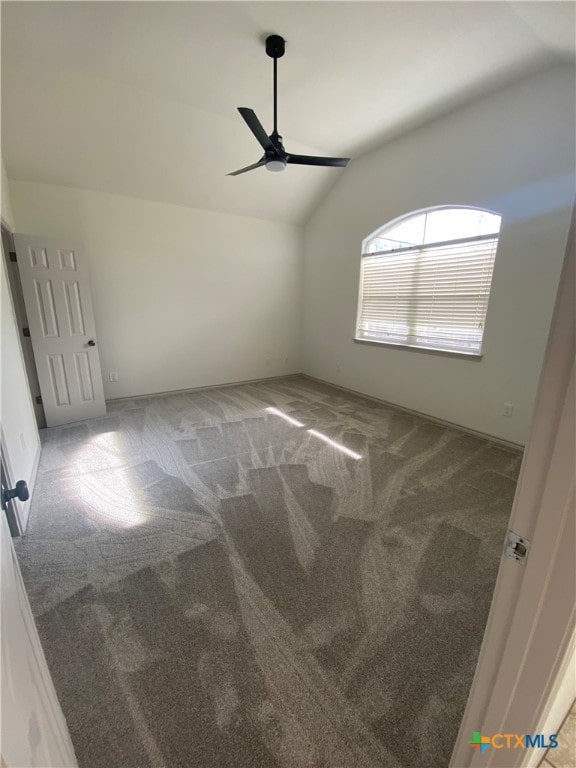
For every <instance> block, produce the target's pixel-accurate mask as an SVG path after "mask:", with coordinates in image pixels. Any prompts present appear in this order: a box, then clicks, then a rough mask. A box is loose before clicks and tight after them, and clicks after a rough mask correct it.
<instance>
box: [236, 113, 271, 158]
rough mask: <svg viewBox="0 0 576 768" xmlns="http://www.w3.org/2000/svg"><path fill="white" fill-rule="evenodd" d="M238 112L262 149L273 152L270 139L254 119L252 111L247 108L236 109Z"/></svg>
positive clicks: (254, 114)
mask: <svg viewBox="0 0 576 768" xmlns="http://www.w3.org/2000/svg"><path fill="white" fill-rule="evenodd" d="M238 112H240V114H241V115H242V117H243V118H244V120H245V121H246V125H247V126H248V128H250V130H251V131H252V133H253V134H254V136H256V138H257V139H258V141H259V142H260V145H261V147H262V149H272V150H275V147H274V144H272V142H271V140H270V137H269V136H268V135H267V134H266V131H265V130H264V128H263V127H262V123H261V122H260V120H258V118H257V117H256V113H255V112H254V110H252V109H248V107H238Z"/></svg>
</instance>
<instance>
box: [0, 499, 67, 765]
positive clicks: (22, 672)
mask: <svg viewBox="0 0 576 768" xmlns="http://www.w3.org/2000/svg"><path fill="white" fill-rule="evenodd" d="M2 517H4V514H2ZM0 544H1V558H2V559H1V566H2V580H1V584H2V657H1V658H2V707H1V709H0V711H1V735H2V747H1V760H2V765H3V766H6V768H17V767H19V768H21V767H22V766H26V767H27V768H77V766H78V763H77V762H76V757H75V755H74V748H73V747H72V742H71V741H70V734H69V732H68V727H67V725H66V720H65V719H64V715H63V714H62V710H61V708H60V704H59V702H58V699H57V698H56V692H55V690H54V685H53V683H52V679H51V677H50V673H49V671H48V667H47V665H46V659H45V658H44V653H43V652H42V648H41V646H40V640H39V638H38V633H37V631H36V625H35V624H34V619H33V618H32V612H31V610H30V605H29V603H28V597H27V595H26V592H25V589H24V584H23V582H22V576H21V575H20V568H19V566H18V561H17V560H16V553H15V552H14V547H13V546H12V541H11V539H10V533H9V531H8V525H7V524H6V520H5V519H3V520H0Z"/></svg>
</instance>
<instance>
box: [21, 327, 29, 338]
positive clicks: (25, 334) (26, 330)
mask: <svg viewBox="0 0 576 768" xmlns="http://www.w3.org/2000/svg"><path fill="white" fill-rule="evenodd" d="M22 336H26V338H27V339H29V338H30V328H22Z"/></svg>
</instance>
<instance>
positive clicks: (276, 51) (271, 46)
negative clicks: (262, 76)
mask: <svg viewBox="0 0 576 768" xmlns="http://www.w3.org/2000/svg"><path fill="white" fill-rule="evenodd" d="M285 52H286V40H284V38H283V37H280V35H269V36H268V37H267V38H266V53H267V54H268V56H270V58H271V59H281V58H282V56H284V53H285Z"/></svg>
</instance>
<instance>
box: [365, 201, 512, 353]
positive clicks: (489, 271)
mask: <svg viewBox="0 0 576 768" xmlns="http://www.w3.org/2000/svg"><path fill="white" fill-rule="evenodd" d="M457 210H460V211H470V212H474V213H475V214H479V215H480V216H481V215H482V214H485V215H487V216H485V219H486V223H487V224H488V223H489V224H491V225H492V227H491V229H492V231H491V232H489V233H485V234H480V235H469V236H467V237H451V238H447V239H446V240H444V241H438V242H434V243H432V242H430V243H426V242H422V243H420V244H415V245H409V246H407V247H399V248H393V247H392V248H389V249H388V248H387V249H385V250H380V251H374V249H373V248H372V251H371V247H372V244H373V243H374V241H376V239H377V238H379V237H382V236H383V235H385V234H393V233H394V231H395V230H398V228H399V227H400V226H401V225H404V224H405V223H408V222H410V220H416V219H419V218H420V217H424V216H426V217H428V216H430V215H434V214H436V213H438V212H444V211H457ZM437 221H439V217H437V218H436V222H437ZM480 221H481V219H480V218H479V221H478V223H477V226H479V227H480V226H481V224H480V223H479V222H480ZM427 222H428V218H426V219H425V220H424V224H423V235H422V241H425V239H426V234H425V226H426V224H427ZM501 222H502V219H501V215H500V214H499V213H497V212H495V211H490V210H487V209H484V208H477V207H472V206H464V205H443V206H435V207H431V208H425V209H422V210H418V211H412V212H410V213H408V214H405V215H403V216H400V217H398V218H396V219H394V220H393V221H390V222H388V223H387V224H385V225H384V226H382V227H379V228H378V229H376V230H375V231H374V232H372V233H371V234H370V235H369V236H368V237H366V238H365V239H364V240H363V242H362V256H361V259H362V261H361V269H360V285H359V293H358V312H357V319H356V334H355V340H356V341H360V342H368V343H376V344H384V345H392V346H396V347H398V346H400V347H405V348H409V349H420V350H428V351H436V352H442V353H449V354H450V353H451V354H455V355H465V356H469V357H476V358H479V357H481V356H482V353H483V347H482V345H483V341H484V327H485V321H486V316H487V312H488V302H489V297H490V292H491V287H492V276H493V271H494V263H495V258H496V251H497V246H498V240H499V235H500V227H501ZM394 239H396V238H394ZM397 242H400V241H399V240H398V241H397Z"/></svg>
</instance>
